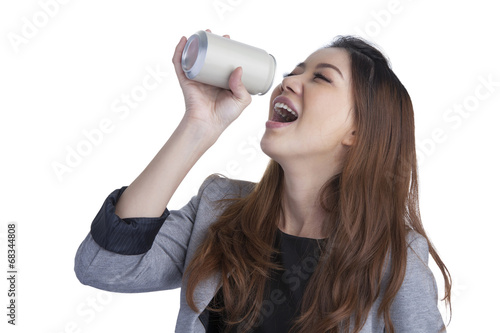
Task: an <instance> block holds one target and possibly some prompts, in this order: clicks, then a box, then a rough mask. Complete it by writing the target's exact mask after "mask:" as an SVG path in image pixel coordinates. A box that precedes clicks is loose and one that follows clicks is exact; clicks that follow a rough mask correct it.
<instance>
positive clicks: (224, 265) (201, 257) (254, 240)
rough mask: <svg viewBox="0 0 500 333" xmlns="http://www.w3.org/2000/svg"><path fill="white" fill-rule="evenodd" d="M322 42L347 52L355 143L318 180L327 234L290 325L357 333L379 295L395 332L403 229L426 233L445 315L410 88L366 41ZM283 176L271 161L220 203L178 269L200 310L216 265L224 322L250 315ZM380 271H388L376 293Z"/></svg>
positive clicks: (257, 299) (254, 318)
mask: <svg viewBox="0 0 500 333" xmlns="http://www.w3.org/2000/svg"><path fill="white" fill-rule="evenodd" d="M328 47H336V48H342V49H344V50H346V51H347V53H348V55H349V57H350V61H351V75H352V88H353V89H352V91H353V101H354V105H353V110H354V121H355V127H356V142H355V143H354V144H353V145H352V146H351V147H350V148H349V151H348V153H347V154H346V159H345V162H344V165H343V169H342V171H341V173H339V174H337V175H335V176H334V177H332V179H330V180H329V181H328V182H327V183H326V184H325V185H324V186H323V188H322V191H321V199H322V200H321V203H322V207H323V208H324V210H325V212H326V214H327V218H326V221H325V223H324V231H325V234H327V235H329V237H328V238H327V240H326V241H325V242H324V243H322V248H321V250H322V251H321V254H320V257H319V260H318V264H317V267H316V269H315V271H314V273H313V274H312V276H311V278H310V280H309V282H308V286H307V288H306V290H305V293H304V296H303V298H302V305H301V314H300V316H299V317H298V318H297V320H296V322H295V325H294V327H293V329H292V330H293V331H296V332H299V333H305V332H311V331H314V332H341V331H342V332H345V331H348V330H349V328H350V327H352V328H353V331H354V332H359V331H360V330H361V328H362V327H363V325H364V323H365V321H366V319H367V316H368V313H369V311H370V309H371V307H372V305H373V304H374V302H375V300H376V299H377V298H378V297H379V296H381V298H382V299H381V303H380V306H379V308H378V315H379V316H383V319H384V322H385V326H386V330H387V331H388V332H394V326H393V324H392V321H391V318H390V312H389V310H390V307H391V304H392V302H393V300H394V298H395V296H396V294H397V292H398V290H399V288H400V287H401V285H402V283H403V279H404V276H405V269H406V261H407V246H408V245H407V241H406V236H407V234H408V232H409V231H410V230H414V231H416V232H417V233H419V234H420V235H422V236H423V237H425V239H426V240H427V243H428V245H429V252H430V254H431V255H432V257H433V258H434V260H435V262H436V264H437V266H438V267H439V269H440V270H441V272H442V275H443V278H444V282H445V295H444V298H443V299H444V300H445V301H446V304H447V305H448V306H449V308H450V315H451V304H450V291H451V276H450V274H449V272H448V270H447V268H446V266H445V265H444V263H443V262H442V260H441V258H440V257H439V255H438V253H437V252H436V249H435V248H434V246H433V245H432V243H431V242H430V240H429V238H428V237H427V235H426V233H425V230H424V228H423V225H422V222H421V219H420V213H419V204H418V177H417V159H416V150H415V130H414V117H413V106H412V103H411V99H410V96H409V95H408V92H407V91H406V89H405V87H404V86H403V84H402V83H401V82H400V81H399V79H398V78H397V77H396V75H395V74H394V72H393V71H392V69H391V67H390V65H389V63H388V61H387V59H386V58H385V57H384V56H383V54H382V53H381V52H380V51H379V50H377V49H376V48H375V47H373V46H371V45H370V44H368V43H367V42H365V41H363V40H361V39H359V38H355V37H351V36H340V37H337V38H336V39H335V40H334V41H333V42H332V43H331V44H330V45H329V46H328ZM283 179H284V174H283V170H282V168H281V166H280V165H279V164H278V163H277V162H275V161H273V160H271V161H270V163H269V165H268V168H267V169H266V171H265V173H264V175H263V177H262V180H261V181H260V182H259V183H258V184H256V186H255V188H254V189H253V190H252V191H251V193H250V194H249V195H247V196H243V197H241V198H235V199H230V200H229V201H225V203H226V205H227V206H226V208H224V210H223V213H222V215H221V216H220V217H219V218H218V219H217V221H215V222H214V223H213V224H212V225H211V226H210V228H209V231H208V233H207V237H206V239H205V240H204V242H203V243H202V244H201V246H200V247H199V248H198V251H197V254H196V255H195V257H194V259H193V260H192V261H191V262H190V264H189V266H188V268H187V270H186V275H185V276H187V279H188V280H187V294H186V298H187V302H188V304H189V306H190V307H191V308H192V309H193V310H195V311H198V309H197V308H196V305H195V302H194V299H193V296H194V290H195V288H196V286H197V285H198V284H199V283H200V282H201V281H203V280H205V279H207V278H209V277H211V276H213V275H214V274H217V273H220V274H221V275H220V276H221V288H222V295H223V306H215V307H214V308H213V309H212V310H214V311H220V312H222V313H223V318H224V319H225V321H226V324H227V327H228V328H230V327H232V326H234V325H238V327H239V328H241V327H245V328H246V327H251V326H252V325H254V324H255V323H257V322H258V320H259V312H260V310H261V306H262V303H263V300H264V297H265V296H264V291H265V286H266V280H267V278H268V276H269V273H270V270H271V269H279V267H277V265H276V264H274V263H273V261H272V260H271V259H272V256H273V254H274V253H275V251H276V249H274V248H273V241H274V237H275V236H276V232H277V228H278V227H277V223H278V221H279V218H280V214H281V195H282V189H283ZM388 260H389V261H390V265H387V262H388ZM387 267H390V268H389V270H388V272H385V269H386V268H387ZM384 274H388V276H389V278H388V280H387V283H386V284H385V285H384V290H383V293H382V290H381V284H382V277H383V276H384ZM316 286H321V288H317V287H316ZM382 294H383V296H382ZM243 331H245V330H243Z"/></svg>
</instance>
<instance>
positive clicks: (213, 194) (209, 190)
mask: <svg viewBox="0 0 500 333" xmlns="http://www.w3.org/2000/svg"><path fill="white" fill-rule="evenodd" d="M254 187H255V183H253V182H250V181H246V180H238V179H232V178H227V177H225V176H223V175H221V174H212V175H210V176H208V177H207V178H206V179H205V181H204V182H203V184H202V185H201V187H200V190H199V193H198V195H202V196H204V197H208V198H210V199H215V200H220V199H231V198H236V197H242V196H246V195H248V194H249V193H250V192H251V191H252V190H253V188H254Z"/></svg>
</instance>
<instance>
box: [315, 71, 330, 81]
mask: <svg viewBox="0 0 500 333" xmlns="http://www.w3.org/2000/svg"><path fill="white" fill-rule="evenodd" d="M314 78H318V79H321V80H324V81H326V82H328V83H332V80H330V79H329V78H327V77H326V76H324V75H323V74H321V73H314Z"/></svg>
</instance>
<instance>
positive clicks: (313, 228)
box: [279, 171, 333, 239]
mask: <svg viewBox="0 0 500 333" xmlns="http://www.w3.org/2000/svg"><path fill="white" fill-rule="evenodd" d="M332 176H333V175H326V174H324V176H323V177H321V176H320V174H318V173H314V172H309V173H305V172H300V173H296V174H293V173H291V172H290V171H288V172H287V171H285V181H284V189H283V198H282V208H283V216H282V217H281V220H280V222H279V228H280V229H281V230H282V231H283V232H285V233H287V234H290V235H294V236H300V237H308V238H318V239H320V238H325V237H326V235H324V234H323V231H322V229H323V221H324V219H325V211H324V209H323V208H322V207H321V203H320V191H321V188H322V187H323V185H324V184H325V183H326V182H327V181H328V179H330V178H331V177H332Z"/></svg>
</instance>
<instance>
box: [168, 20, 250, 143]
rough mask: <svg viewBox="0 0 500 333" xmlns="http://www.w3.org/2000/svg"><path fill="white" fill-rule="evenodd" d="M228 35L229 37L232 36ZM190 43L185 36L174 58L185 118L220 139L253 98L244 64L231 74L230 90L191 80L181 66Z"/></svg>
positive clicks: (178, 45) (176, 49)
mask: <svg viewBox="0 0 500 333" xmlns="http://www.w3.org/2000/svg"><path fill="white" fill-rule="evenodd" d="M207 31H208V32H210V30H207ZM224 37H226V38H229V36H228V35H224ZM186 42H187V39H186V37H184V36H183V37H182V38H181V40H180V41H179V44H177V47H176V48H175V53H174V56H173V58H172V62H173V64H174V67H175V72H176V74H177V79H178V80H179V84H180V86H181V89H182V92H183V94H184V101H185V103H186V113H185V116H184V120H186V121H188V122H190V123H196V124H197V125H196V126H201V129H202V130H203V131H206V132H205V133H206V134H209V135H213V136H214V137H215V138H217V137H218V136H219V135H220V134H221V133H222V132H223V131H224V130H225V129H226V128H227V127H228V126H229V124H231V123H232V122H233V121H234V120H235V119H236V118H238V116H239V115H240V114H241V112H242V111H243V110H244V109H245V108H246V107H247V106H248V105H249V104H250V102H251V101H252V97H251V96H250V94H249V93H248V91H247V90H246V88H245V86H244V85H243V83H242V82H241V76H242V74H243V70H242V68H241V67H238V68H236V69H235V70H234V71H233V73H232V74H231V76H230V77H229V89H230V90H226V89H222V88H218V87H213V86H210V85H207V84H204V83H200V82H196V81H193V80H190V79H188V78H187V77H186V75H185V73H184V71H183V70H182V65H181V58H182V51H183V49H184V46H185V45H186Z"/></svg>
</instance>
